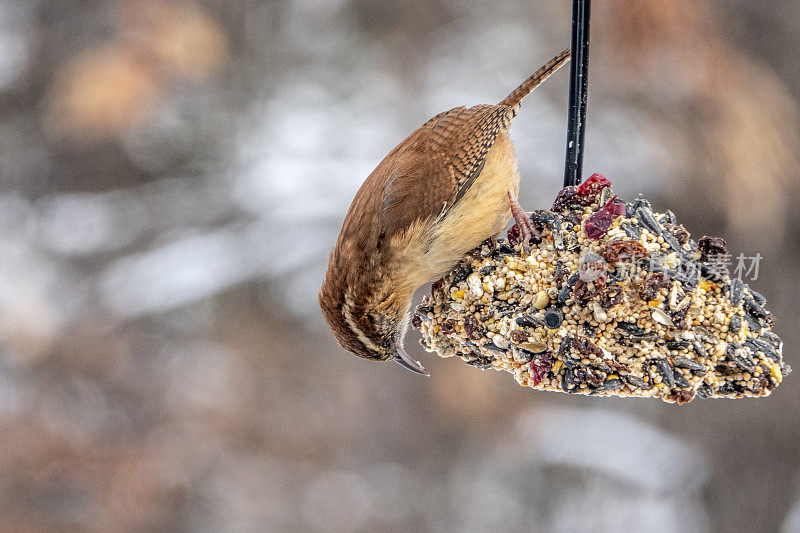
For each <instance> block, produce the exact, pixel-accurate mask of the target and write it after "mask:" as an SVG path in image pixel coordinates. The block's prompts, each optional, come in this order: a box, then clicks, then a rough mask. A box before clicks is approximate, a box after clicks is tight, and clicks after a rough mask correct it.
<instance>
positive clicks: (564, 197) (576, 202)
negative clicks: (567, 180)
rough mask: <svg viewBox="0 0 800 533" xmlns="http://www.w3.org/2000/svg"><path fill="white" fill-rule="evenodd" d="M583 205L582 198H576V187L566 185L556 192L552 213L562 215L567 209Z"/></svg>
mask: <svg viewBox="0 0 800 533" xmlns="http://www.w3.org/2000/svg"><path fill="white" fill-rule="evenodd" d="M582 205H583V198H581V197H580V196H578V187H576V186H574V185H568V186H566V187H564V188H563V189H561V190H560V191H558V194H557V195H556V199H555V201H554V202H553V211H556V212H557V213H562V212H564V211H567V210H569V209H572V208H575V207H580V206H582Z"/></svg>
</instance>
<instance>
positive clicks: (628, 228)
mask: <svg viewBox="0 0 800 533" xmlns="http://www.w3.org/2000/svg"><path fill="white" fill-rule="evenodd" d="M620 227H621V228H622V230H623V231H624V232H625V234H626V235H627V236H628V237H630V238H631V239H633V240H636V241H638V240H639V239H640V238H641V236H642V230H641V229H639V227H638V226H634V225H633V224H629V223H628V222H623V223H622V224H620Z"/></svg>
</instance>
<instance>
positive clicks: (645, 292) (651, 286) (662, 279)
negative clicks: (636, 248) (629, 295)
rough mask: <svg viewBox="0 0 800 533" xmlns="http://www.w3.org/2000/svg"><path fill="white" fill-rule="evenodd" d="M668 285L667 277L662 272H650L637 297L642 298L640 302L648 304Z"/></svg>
mask: <svg viewBox="0 0 800 533" xmlns="http://www.w3.org/2000/svg"><path fill="white" fill-rule="evenodd" d="M669 283H670V281H669V276H667V275H666V274H665V273H664V272H651V273H650V274H648V275H647V276H646V277H645V278H644V282H642V286H641V287H639V296H641V297H642V300H645V301H647V302H649V301H650V300H653V299H654V298H655V297H656V296H657V295H658V291H659V290H661V289H666V288H667V287H669Z"/></svg>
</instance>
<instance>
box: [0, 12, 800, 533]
mask: <svg viewBox="0 0 800 533" xmlns="http://www.w3.org/2000/svg"><path fill="white" fill-rule="evenodd" d="M570 7H571V6H570V2H568V1H566V0H561V1H558V2H545V1H539V0H537V1H532V2H526V1H522V0H496V1H493V2H482V1H474V0H283V1H277V0H276V1H259V0H0V435H2V438H0V509H2V512H0V529H2V530H4V531H11V530H13V531H21V530H24V531H59V530H70V531H76V530H88V531H142V530H145V531H163V530H170V531H320V532H335V531H492V530H503V531H598V532H600V531H664V530H680V531H690V532H691V531H713V532H725V531H732V530H738V531H784V532H789V531H800V432H799V430H800V423H799V422H798V417H797V416H796V413H797V409H798V406H800V397H798V383H800V381H798V379H797V377H796V376H791V377H789V378H788V379H787V380H786V382H785V383H784V384H783V385H781V387H779V388H778V389H777V390H776V391H775V392H774V394H773V395H772V396H771V397H770V398H768V399H746V400H738V401H729V400H728V401H725V400H715V401H711V400H707V401H703V400H697V401H694V402H692V403H691V404H689V405H687V406H683V407H677V406H673V405H668V404H663V403H661V402H658V401H656V400H619V399H602V400H600V399H589V398H581V397H572V396H567V395H560V394H546V393H542V392H535V391H531V390H524V389H522V388H521V387H519V386H518V385H516V383H515V382H514V380H513V378H512V376H511V375H509V374H500V373H497V372H493V371H485V372H483V371H480V370H477V369H475V368H472V367H468V366H466V365H464V364H462V363H461V362H460V361H457V360H441V359H438V358H436V357H435V356H434V355H431V354H424V353H423V352H422V350H421V348H420V347H419V346H418V344H417V342H416V341H417V339H418V335H417V334H416V332H411V333H410V334H409V339H410V340H409V342H408V343H407V344H409V345H410V348H411V350H414V351H412V354H413V355H415V356H416V357H417V358H419V359H421V360H422V361H423V362H424V364H425V366H426V367H428V369H429V370H430V371H431V374H432V377H431V378H430V379H427V380H426V379H421V378H420V377H418V376H415V375H412V374H411V373H409V372H407V371H405V370H403V369H402V368H400V367H399V366H398V365H394V364H390V363H385V364H377V363H370V362H366V361H362V360H358V359H357V358H355V357H352V356H350V355H348V354H346V353H345V352H344V351H343V350H342V349H341V348H339V347H338V346H337V345H336V343H335V342H334V340H333V338H332V336H331V335H330V333H329V332H328V331H327V329H326V327H325V326H324V323H323V321H322V319H321V317H320V315H319V312H318V310H317V304H316V292H317V290H318V288H319V285H320V283H321V280H322V275H323V271H324V268H325V264H326V261H327V255H328V253H329V251H330V249H331V247H332V245H333V242H334V240H335V238H336V235H337V233H338V230H339V227H340V225H341V222H342V219H343V217H344V214H345V212H346V209H347V207H348V205H349V202H350V200H351V199H352V197H353V195H354V193H355V191H356V190H357V188H358V187H359V186H360V184H361V182H362V181H363V179H364V178H365V177H366V176H367V175H368V174H369V172H370V171H371V170H372V169H373V168H374V167H375V165H376V164H377V163H378V161H380V159H381V158H382V157H383V156H384V155H385V154H386V153H387V152H388V151H389V149H390V148H392V147H393V146H394V145H395V144H396V143H397V142H399V141H400V140H401V139H402V138H404V137H405V136H406V135H407V134H408V133H409V132H410V131H412V130H413V129H415V128H416V127H417V126H418V125H420V124H421V123H422V122H424V121H425V120H427V119H428V118H429V117H430V116H432V115H434V114H436V113H438V112H440V111H443V110H445V109H449V108H451V107H455V106H457V105H462V104H467V105H473V104H478V103H494V102H497V101H498V100H500V99H501V98H502V97H503V96H505V95H506V94H507V93H508V92H509V91H510V90H511V89H513V88H514V87H515V86H516V85H517V84H518V83H519V82H521V81H522V80H523V79H524V78H525V77H527V76H528V75H529V74H530V73H532V72H533V71H534V70H535V69H536V68H538V67H539V66H540V65H541V64H543V63H544V62H545V61H547V60H548V59H549V58H551V57H552V56H553V55H555V54H556V53H557V52H559V51H560V50H562V49H563V48H565V47H566V46H568V45H569V29H570V22H569V19H570ZM592 41H593V47H592V53H591V58H592V61H591V66H590V73H591V78H590V79H591V84H590V97H589V117H588V130H587V143H588V144H587V153H586V159H585V165H584V166H585V173H591V172H594V171H598V172H601V173H603V174H605V175H606V176H608V177H609V178H610V179H611V180H612V181H613V182H614V184H615V191H616V192H617V193H618V194H620V195H621V196H622V197H623V198H633V197H635V195H637V194H638V193H643V194H645V195H647V196H648V197H650V198H651V199H652V200H653V201H654V204H655V207H656V208H658V210H664V209H667V208H669V209H672V210H673V211H674V212H675V213H676V214H677V216H678V219H679V221H681V222H683V224H684V225H685V226H686V227H687V228H688V229H689V230H690V231H691V232H692V233H693V234H694V235H695V236H700V235H703V234H704V233H708V234H719V235H724V236H725V238H726V239H727V240H728V243H729V245H730V247H731V249H732V250H733V251H734V254H738V253H740V252H743V253H745V254H747V255H755V254H756V253H760V254H762V256H763V260H762V262H761V265H760V271H759V277H758V279H757V280H755V281H750V283H751V285H753V286H754V287H755V288H756V289H757V290H759V291H761V292H763V293H764V294H765V295H766V297H767V299H768V306H769V308H770V309H771V310H772V311H773V312H774V314H775V316H776V317H777V321H776V331H777V333H778V334H779V335H781V336H782V337H783V338H784V340H785V343H786V347H785V350H784V355H785V358H786V360H787V362H789V363H790V364H792V365H795V366H797V365H798V362H797V361H796V359H795V347H796V346H798V342H800V331H798V328H797V327H795V324H796V323H797V321H798V319H800V307H799V306H798V304H797V299H796V298H797V297H798V296H797V295H798V292H799V289H800V269H799V268H798V259H800V246H798V238H797V232H798V230H800V210H798V209H797V207H798V196H800V195H799V194H798V189H800V170H798V169H799V168H800V167H799V166H798V156H799V154H800V136H799V135H798V127H797V124H798V123H800V122H799V121H798V99H799V98H800V62H798V61H797V57H798V56H799V55H800V3H797V2H792V1H786V0H765V1H763V2H755V3H754V2H747V1H745V0H633V1H631V0H624V1H623V0H598V1H596V2H594V6H593V22H592ZM566 102H567V73H566V71H563V72H561V73H559V74H558V75H557V76H554V77H553V78H551V79H550V80H549V81H548V82H547V83H546V84H545V85H544V86H542V87H541V88H540V89H539V90H538V91H537V92H536V93H534V94H533V95H532V96H531V97H529V98H528V99H527V100H526V101H525V104H524V106H523V109H522V111H521V112H520V114H519V116H518V118H517V119H516V121H515V123H514V127H513V128H512V139H513V140H514V141H515V143H516V146H517V151H518V155H519V159H520V170H521V174H522V201H523V205H525V206H527V207H528V209H531V210H532V209H539V208H546V207H547V206H549V205H550V203H551V202H552V199H553V198H554V196H555V193H556V191H557V190H558V188H559V184H560V182H561V179H562V174H563V160H564V142H565V137H566V109H567V106H566ZM421 293H422V291H420V294H418V295H417V298H418V299H419V298H420V297H421Z"/></svg>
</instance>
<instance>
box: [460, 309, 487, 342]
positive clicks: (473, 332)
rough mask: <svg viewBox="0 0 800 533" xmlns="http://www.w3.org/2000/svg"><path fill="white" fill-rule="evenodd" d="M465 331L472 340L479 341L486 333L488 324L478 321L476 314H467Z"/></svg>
mask: <svg viewBox="0 0 800 533" xmlns="http://www.w3.org/2000/svg"><path fill="white" fill-rule="evenodd" d="M464 333H466V334H467V337H469V339H470V340H473V341H477V340H480V339H481V338H482V337H483V335H484V334H485V333H486V326H484V325H483V324H481V323H480V322H478V319H477V318H475V316H474V315H467V316H466V317H464Z"/></svg>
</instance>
